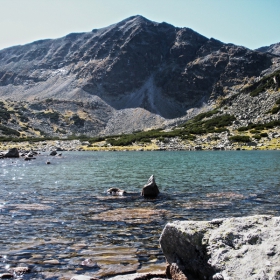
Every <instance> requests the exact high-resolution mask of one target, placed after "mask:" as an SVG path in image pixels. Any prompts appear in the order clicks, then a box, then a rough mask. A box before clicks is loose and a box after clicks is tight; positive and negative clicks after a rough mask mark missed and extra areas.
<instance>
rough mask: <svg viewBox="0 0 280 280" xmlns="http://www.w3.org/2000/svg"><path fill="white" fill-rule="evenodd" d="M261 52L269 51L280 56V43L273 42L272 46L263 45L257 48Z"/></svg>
mask: <svg viewBox="0 0 280 280" xmlns="http://www.w3.org/2000/svg"><path fill="white" fill-rule="evenodd" d="M257 51H259V52H268V53H272V54H275V55H278V56H280V43H276V44H272V45H270V46H266V47H261V48H259V49H257Z"/></svg>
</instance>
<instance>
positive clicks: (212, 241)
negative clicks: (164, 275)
mask: <svg viewBox="0 0 280 280" xmlns="http://www.w3.org/2000/svg"><path fill="white" fill-rule="evenodd" d="M160 245H161V248H162V250H163V253H164V255H165V257H166V260H167V262H168V263H169V264H170V265H171V266H172V264H177V265H178V266H179V267H180V269H181V270H182V271H183V272H184V274H185V275H186V276H187V278H188V279H189V280H190V279H196V280H200V279H204V280H205V279H220V280H223V279H224V280H238V279H240V280H241V279H246V280H253V279H254V280H257V279H258V280H270V279H271V280H272V279H274V280H277V279H280V217H272V216H264V215H263V216H250V217H242V218H229V219H218V220H212V221H183V222H179V221H177V222H173V223H168V224H167V225H166V226H165V228H164V230H163V232H162V234H161V237H160Z"/></svg>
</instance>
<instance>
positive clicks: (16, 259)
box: [0, 151, 280, 279]
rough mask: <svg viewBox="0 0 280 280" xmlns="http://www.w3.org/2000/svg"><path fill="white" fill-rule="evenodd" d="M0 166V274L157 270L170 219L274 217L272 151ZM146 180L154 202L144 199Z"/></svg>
mask: <svg viewBox="0 0 280 280" xmlns="http://www.w3.org/2000/svg"><path fill="white" fill-rule="evenodd" d="M47 160H50V161H51V164H50V165H46V161H47ZM0 168H1V169H0V182H1V183H0V184H1V185H0V187H1V189H0V248H1V251H0V273H3V272H6V271H7V269H9V268H11V267H15V266H20V265H28V266H29V267H30V268H31V269H32V270H31V271H32V272H31V273H29V274H26V275H25V276H24V277H25V279H39V278H40V279H64V278H63V277H66V276H67V275H70V276H71V275H73V274H80V273H81V274H88V275H95V276H98V277H103V276H107V275H110V274H115V273H122V272H132V271H140V272H141V271H150V270H154V269H156V268H158V267H163V266H164V262H165V260H164V257H163V255H162V253H161V251H160V248H159V245H158V239H159V236H160V233H161V231H162V229H163V227H164V225H165V224H166V223H167V222H168V221H172V220H186V219H190V220H210V219H213V218H218V217H229V216H245V215H254V214H272V215H279V214H280V205H279V199H280V172H279V171H280V152H279V151H209V152H208V151H203V152H185V151H178V152H65V153H63V156H62V157H61V158H59V157H56V158H54V157H50V156H47V155H40V156H37V159H36V160H32V161H29V162H26V161H24V160H23V159H5V160H0ZM151 174H154V175H155V178H156V182H157V184H158V186H159V189H160V192H161V194H160V195H159V197H158V198H157V199H144V198H142V197H141V196H140V192H141V188H142V186H143V185H144V184H145V183H146V182H147V180H148V178H149V177H150V175H151ZM110 187H119V188H122V189H124V190H126V191H127V192H128V195H127V196H124V197H112V196H110V195H107V194H106V190H107V189H108V188H110ZM86 259H89V260H90V261H89V262H87V263H83V261H84V260H86ZM95 262H96V263H97V265H95ZM62 275H63V276H62ZM58 277H60V278H58ZM61 277H62V278H61ZM65 279H70V278H67V277H66V278H65Z"/></svg>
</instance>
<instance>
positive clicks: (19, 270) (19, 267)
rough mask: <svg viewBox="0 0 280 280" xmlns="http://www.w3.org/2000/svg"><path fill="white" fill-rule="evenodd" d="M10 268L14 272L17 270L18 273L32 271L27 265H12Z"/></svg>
mask: <svg viewBox="0 0 280 280" xmlns="http://www.w3.org/2000/svg"><path fill="white" fill-rule="evenodd" d="M10 270H12V271H13V272H15V273H17V274H23V273H28V272H30V268H29V267H25V266H18V267H12V268H11V269H10Z"/></svg>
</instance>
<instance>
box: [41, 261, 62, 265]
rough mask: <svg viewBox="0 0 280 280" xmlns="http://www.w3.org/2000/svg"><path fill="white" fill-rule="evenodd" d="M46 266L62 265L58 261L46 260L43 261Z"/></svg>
mask: <svg viewBox="0 0 280 280" xmlns="http://www.w3.org/2000/svg"><path fill="white" fill-rule="evenodd" d="M43 263H44V264H55V265H56V264H60V262H59V261H58V260H46V261H43Z"/></svg>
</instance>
